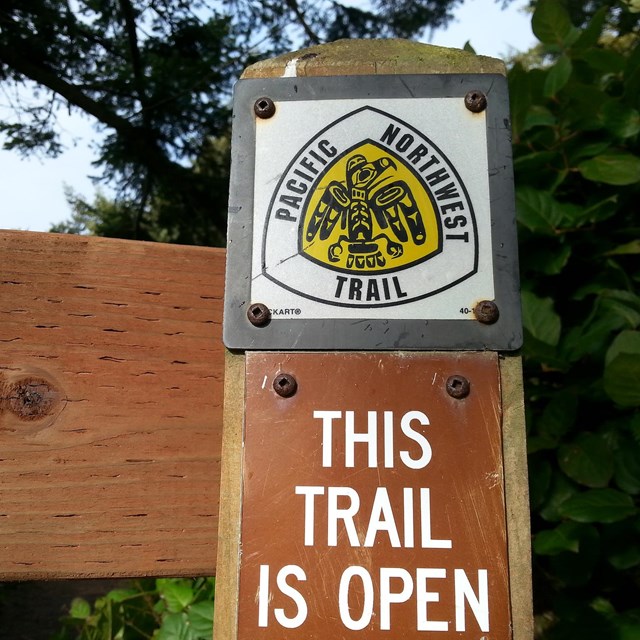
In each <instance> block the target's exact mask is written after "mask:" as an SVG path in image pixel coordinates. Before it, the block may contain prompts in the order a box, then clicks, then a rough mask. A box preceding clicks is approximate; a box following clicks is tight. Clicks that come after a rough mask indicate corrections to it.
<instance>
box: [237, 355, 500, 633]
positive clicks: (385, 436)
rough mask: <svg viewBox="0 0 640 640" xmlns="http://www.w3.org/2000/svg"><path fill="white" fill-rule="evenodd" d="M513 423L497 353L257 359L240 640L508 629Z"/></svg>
mask: <svg viewBox="0 0 640 640" xmlns="http://www.w3.org/2000/svg"><path fill="white" fill-rule="evenodd" d="M282 372H286V373H289V374H291V375H293V376H294V377H295V379H296V380H297V383H298V391H297V393H296V394H295V395H294V396H292V397H290V398H282V397H279V396H278V395H277V394H276V393H275V392H274V390H273V386H272V383H273V380H274V378H275V377H276V376H277V375H278V374H280V373H282ZM453 375H455V376H462V377H464V378H466V379H467V380H468V381H469V382H470V393H469V395H468V396H467V397H466V398H462V399H455V398H453V397H451V396H450V395H449V394H448V392H447V390H446V381H447V379H448V378H449V377H450V376H453ZM501 419H502V415H501V404H500V396H499V371H498V356H497V354H493V353H474V354H470V353H466V354H456V355H450V356H443V355H441V354H414V355H407V354H380V353H376V354H367V353H359V354H353V353H351V354H347V355H342V354H337V353H332V354H319V353H316V354H308V353H307V354H303V353H300V354H281V353H280V354H278V353H269V354H266V353H248V354H247V392H246V427H245V435H244V468H243V481H244V489H243V504H242V534H241V535H242V540H241V541H242V553H241V565H240V607H239V620H238V638H239V640H256V639H257V640H260V639H270V640H272V639H273V640H275V639H283V640H284V639H285V638H286V639H297V638H300V639H304V640H313V639H318V640H320V639H322V640H326V638H328V637H331V638H340V639H342V638H344V639H348V638H363V637H366V638H367V640H378V639H380V640H382V639H383V638H384V639H388V638H389V637H395V638H405V639H410V640H411V639H414V638H416V639H417V638H423V637H426V636H427V635H429V634H430V635H429V637H434V638H436V637H439V638H442V639H443V640H446V639H448V638H473V639H474V640H477V639H478V638H481V637H483V636H484V637H487V638H491V639H492V640H506V639H507V638H510V637H511V633H510V608H509V585H508V566H507V565H508V562H507V541H506V524H505V504H504V485H503V463H502V439H501Z"/></svg>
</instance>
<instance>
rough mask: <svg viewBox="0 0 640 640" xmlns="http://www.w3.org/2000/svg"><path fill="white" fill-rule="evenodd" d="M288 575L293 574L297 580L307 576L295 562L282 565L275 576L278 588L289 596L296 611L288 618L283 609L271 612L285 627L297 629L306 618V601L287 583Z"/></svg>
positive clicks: (304, 578)
mask: <svg viewBox="0 0 640 640" xmlns="http://www.w3.org/2000/svg"><path fill="white" fill-rule="evenodd" d="M289 576H294V577H296V578H298V580H302V581H303V580H306V579H307V576H306V574H305V572H304V570H303V569H302V568H301V567H298V566H297V565H295V564H288V565H287V566H286V567H282V569H280V571H278V577H277V578H276V584H277V585H278V589H280V591H282V593H283V594H284V595H285V596H289V598H291V599H292V600H293V601H294V603H295V605H296V608H297V611H298V613H296V615H295V616H293V618H289V617H288V616H287V615H286V614H285V612H284V609H274V610H273V614H274V615H275V617H276V620H277V621H278V622H279V623H280V624H281V625H282V626H283V627H284V628H285V629H297V628H298V627H299V626H300V625H301V624H302V623H303V622H304V621H305V620H306V619H307V613H308V609H307V602H306V600H305V599H304V598H303V597H302V594H301V593H300V592H299V591H298V590H297V589H294V588H293V587H292V586H291V585H289V584H288V583H287V577H289Z"/></svg>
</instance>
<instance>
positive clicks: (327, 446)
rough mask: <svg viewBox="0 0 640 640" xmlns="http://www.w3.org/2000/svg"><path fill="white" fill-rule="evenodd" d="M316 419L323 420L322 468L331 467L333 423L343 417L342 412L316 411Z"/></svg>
mask: <svg viewBox="0 0 640 640" xmlns="http://www.w3.org/2000/svg"><path fill="white" fill-rule="evenodd" d="M313 417H314V418H319V419H321V420H322V466H323V467H330V466H331V450H332V447H331V445H332V439H333V438H332V435H333V421H334V419H336V418H341V417H342V411H314V412H313Z"/></svg>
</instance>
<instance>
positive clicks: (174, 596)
mask: <svg viewBox="0 0 640 640" xmlns="http://www.w3.org/2000/svg"><path fill="white" fill-rule="evenodd" d="M156 584H157V588H158V591H159V592H160V597H161V598H162V599H163V600H164V601H165V602H166V603H167V609H168V610H169V611H171V612H174V613H179V612H181V611H183V610H184V609H186V607H187V606H188V605H190V604H191V603H192V602H193V596H194V594H193V588H192V586H191V583H190V582H189V581H188V580H177V579H171V578H160V579H158V580H157V581H156Z"/></svg>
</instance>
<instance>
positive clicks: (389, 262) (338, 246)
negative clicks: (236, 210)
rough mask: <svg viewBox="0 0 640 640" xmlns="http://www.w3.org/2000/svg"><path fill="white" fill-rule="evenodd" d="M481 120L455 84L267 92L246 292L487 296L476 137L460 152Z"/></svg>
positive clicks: (329, 299) (397, 310)
mask: <svg viewBox="0 0 640 640" xmlns="http://www.w3.org/2000/svg"><path fill="white" fill-rule="evenodd" d="M443 122H448V123H449V124H448V125H443V124H441V123H443ZM291 123H295V126H294V127H292V126H291ZM485 130H486V125H485V121H484V115H483V114H472V113H471V112H469V111H468V110H467V109H466V108H465V106H464V104H463V102H462V101H461V100H459V99H456V98H447V99H441V100H437V101H435V100H434V101H430V102H427V103H426V104H425V101H424V100H418V99H414V100H368V101H366V102H363V101H359V100H358V101H356V100H342V101H324V102H311V101H296V102H281V103H276V114H275V116H274V117H273V118H271V119H269V120H262V121H258V123H257V126H256V160H255V195H254V202H255V208H254V234H253V252H252V256H253V258H252V283H251V299H252V301H261V302H264V304H266V305H267V306H268V307H269V308H270V309H272V313H274V317H277V315H278V312H279V311H280V310H283V309H294V312H293V313H294V314H295V315H299V316H300V317H301V318H359V317H362V311H363V309H366V310H367V315H368V316H369V317H374V318H424V317H429V318H438V319H459V318H465V319H472V312H471V310H472V309H473V307H474V306H475V304H476V303H477V302H478V300H481V299H485V300H486V299H488V300H492V299H493V297H494V288H493V265H492V251H491V225H490V211H489V184H488V176H487V157H486V151H485V153H484V154H483V155H481V157H474V156H472V155H471V154H469V149H470V148H480V149H486V134H485ZM309 132H312V134H313V135H311V136H309Z"/></svg>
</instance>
